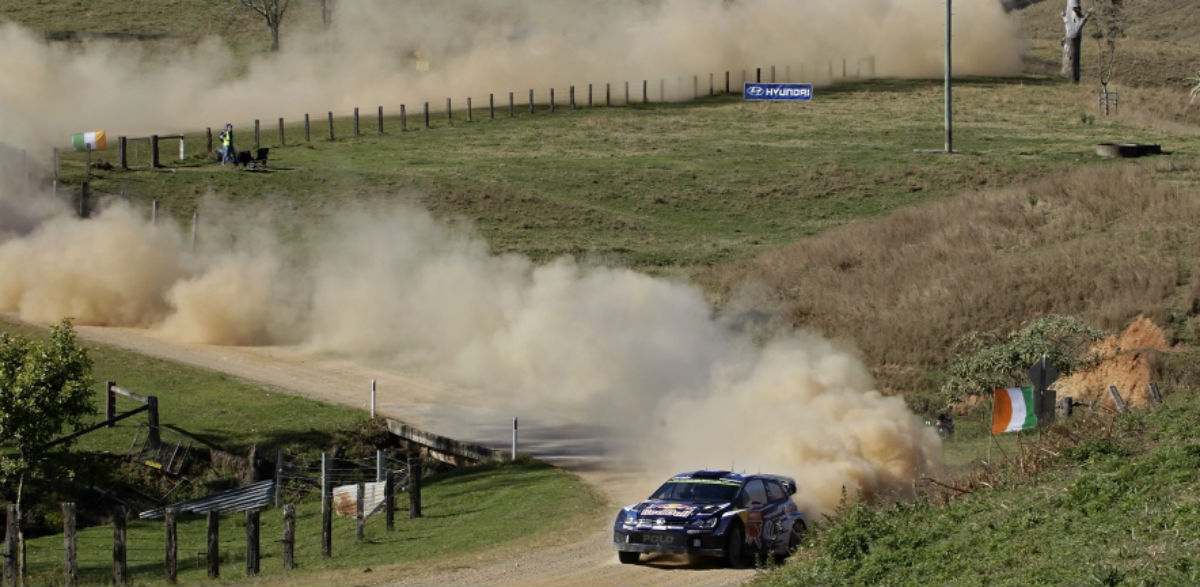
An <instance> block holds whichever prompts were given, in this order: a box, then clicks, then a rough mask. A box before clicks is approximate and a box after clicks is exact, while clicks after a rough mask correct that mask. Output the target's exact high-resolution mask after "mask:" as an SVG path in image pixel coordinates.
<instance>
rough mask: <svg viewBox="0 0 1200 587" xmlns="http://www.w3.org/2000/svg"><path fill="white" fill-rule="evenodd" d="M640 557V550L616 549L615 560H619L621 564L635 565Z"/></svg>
mask: <svg viewBox="0 0 1200 587" xmlns="http://www.w3.org/2000/svg"><path fill="white" fill-rule="evenodd" d="M641 558H642V553H640V552H631V551H628V550H618V551H617V560H619V561H621V564H623V565H636V564H637V563H638V560H640V559H641Z"/></svg>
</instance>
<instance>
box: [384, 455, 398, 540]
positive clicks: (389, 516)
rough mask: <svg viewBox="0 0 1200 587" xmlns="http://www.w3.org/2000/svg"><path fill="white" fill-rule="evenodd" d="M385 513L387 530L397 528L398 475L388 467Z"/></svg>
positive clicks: (385, 482)
mask: <svg viewBox="0 0 1200 587" xmlns="http://www.w3.org/2000/svg"><path fill="white" fill-rule="evenodd" d="M383 483H384V485H383V513H384V519H385V524H386V527H387V531H388V532H391V531H393V530H395V529H396V488H395V484H396V476H395V474H394V473H393V472H392V470H391V469H388V470H387V472H386V473H384V476H383Z"/></svg>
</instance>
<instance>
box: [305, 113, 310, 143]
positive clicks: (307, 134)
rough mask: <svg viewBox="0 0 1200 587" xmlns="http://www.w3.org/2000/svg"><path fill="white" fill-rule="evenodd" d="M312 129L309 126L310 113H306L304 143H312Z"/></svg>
mask: <svg viewBox="0 0 1200 587" xmlns="http://www.w3.org/2000/svg"><path fill="white" fill-rule="evenodd" d="M310 130H312V127H311V126H310V125H309V124H308V113H307V112H305V113H304V142H306V143H310V142H312V134H311V133H310V132H309V131H310Z"/></svg>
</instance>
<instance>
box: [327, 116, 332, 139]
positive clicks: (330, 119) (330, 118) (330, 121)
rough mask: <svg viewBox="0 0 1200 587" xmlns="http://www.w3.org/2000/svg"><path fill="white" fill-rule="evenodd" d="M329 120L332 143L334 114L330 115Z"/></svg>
mask: <svg viewBox="0 0 1200 587" xmlns="http://www.w3.org/2000/svg"><path fill="white" fill-rule="evenodd" d="M328 119H329V140H331V141H332V140H333V112H330V113H329V115H328Z"/></svg>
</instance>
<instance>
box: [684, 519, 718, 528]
mask: <svg viewBox="0 0 1200 587" xmlns="http://www.w3.org/2000/svg"><path fill="white" fill-rule="evenodd" d="M720 521H721V518H718V517H716V516H713V517H710V518H700V519H698V520H692V521H691V522H688V525H687V527H688V528H695V529H697V530H712V529H713V528H716V527H717V522H720Z"/></svg>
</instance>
